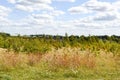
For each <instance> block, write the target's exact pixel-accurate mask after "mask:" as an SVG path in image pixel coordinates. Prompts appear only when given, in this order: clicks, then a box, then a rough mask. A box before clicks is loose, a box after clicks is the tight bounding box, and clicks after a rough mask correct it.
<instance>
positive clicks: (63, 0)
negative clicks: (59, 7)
mask: <svg viewBox="0 0 120 80" xmlns="http://www.w3.org/2000/svg"><path fill="white" fill-rule="evenodd" d="M53 1H59V2H75V0H53Z"/></svg>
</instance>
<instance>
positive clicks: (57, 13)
mask: <svg viewBox="0 0 120 80" xmlns="http://www.w3.org/2000/svg"><path fill="white" fill-rule="evenodd" d="M63 14H65V12H64V11H61V10H54V11H52V12H51V13H50V15H52V16H60V15H63Z"/></svg>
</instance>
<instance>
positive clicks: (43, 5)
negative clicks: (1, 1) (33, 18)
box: [8, 0, 54, 12]
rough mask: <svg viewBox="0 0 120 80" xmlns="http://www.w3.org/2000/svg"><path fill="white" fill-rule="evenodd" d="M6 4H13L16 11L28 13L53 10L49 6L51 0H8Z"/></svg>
mask: <svg viewBox="0 0 120 80" xmlns="http://www.w3.org/2000/svg"><path fill="white" fill-rule="evenodd" d="M8 2H10V3H12V4H14V5H15V7H16V8H17V9H19V10H23V11H28V12H33V11H39V10H53V9H54V8H53V7H51V6H50V5H49V4H51V3H52V1H51V0H34V1H33V0H8Z"/></svg>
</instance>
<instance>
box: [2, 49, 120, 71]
mask: <svg viewBox="0 0 120 80" xmlns="http://www.w3.org/2000/svg"><path fill="white" fill-rule="evenodd" d="M2 52H3V53H0V69H11V68H20V67H22V68H24V67H28V66H36V65H38V64H40V65H43V64H41V62H42V63H44V64H47V67H48V68H50V69H58V68H70V69H71V68H72V69H78V68H81V67H84V68H89V69H94V68H105V67H106V68H107V67H109V68H114V67H115V66H116V65H117V63H116V59H118V58H116V57H113V55H112V54H106V53H104V52H102V51H101V53H100V55H99V56H97V57H96V56H94V55H93V54H92V53H90V52H89V51H81V50H80V49H77V48H74V49H71V48H62V49H59V50H52V51H51V52H49V53H46V54H44V55H41V54H32V53H31V54H15V53H14V52H6V51H2ZM119 61H120V60H119ZM119 61H118V62H119Z"/></svg>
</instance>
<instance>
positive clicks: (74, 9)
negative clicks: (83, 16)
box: [68, 6, 90, 14]
mask: <svg viewBox="0 0 120 80" xmlns="http://www.w3.org/2000/svg"><path fill="white" fill-rule="evenodd" d="M68 11H69V12H70V13H72V14H80V13H89V12H90V11H89V10H87V9H86V8H85V7H82V6H77V7H72V8H70V9H68Z"/></svg>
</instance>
